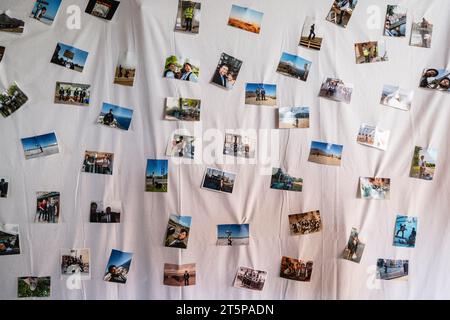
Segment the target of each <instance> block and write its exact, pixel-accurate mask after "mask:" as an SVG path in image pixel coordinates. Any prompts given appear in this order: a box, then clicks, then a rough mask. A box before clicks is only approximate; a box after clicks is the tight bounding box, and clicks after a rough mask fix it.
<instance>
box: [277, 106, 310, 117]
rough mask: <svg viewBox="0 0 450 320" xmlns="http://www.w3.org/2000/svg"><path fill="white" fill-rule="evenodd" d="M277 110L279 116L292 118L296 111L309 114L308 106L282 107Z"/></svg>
mask: <svg viewBox="0 0 450 320" xmlns="http://www.w3.org/2000/svg"><path fill="white" fill-rule="evenodd" d="M279 111H280V117H281V118H293V117H294V116H295V115H296V114H297V113H307V114H309V107H283V108H280V109H279Z"/></svg>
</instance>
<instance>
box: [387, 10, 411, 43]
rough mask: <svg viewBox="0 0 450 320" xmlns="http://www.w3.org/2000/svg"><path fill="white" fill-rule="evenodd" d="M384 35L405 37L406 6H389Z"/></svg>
mask: <svg viewBox="0 0 450 320" xmlns="http://www.w3.org/2000/svg"><path fill="white" fill-rule="evenodd" d="M384 35H385V36H388V37H404V36H405V35H406V8H403V7H401V6H397V5H388V6H387V10H386V19H385V20H384Z"/></svg>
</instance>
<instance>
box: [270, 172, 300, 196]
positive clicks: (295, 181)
mask: <svg viewBox="0 0 450 320" xmlns="http://www.w3.org/2000/svg"><path fill="white" fill-rule="evenodd" d="M270 188H271V189H278V190H287V191H302V188H303V179H302V178H296V177H292V176H290V175H288V174H287V173H285V172H283V169H281V168H272V177H271V178H270Z"/></svg>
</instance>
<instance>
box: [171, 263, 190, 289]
mask: <svg viewBox="0 0 450 320" xmlns="http://www.w3.org/2000/svg"><path fill="white" fill-rule="evenodd" d="M195 276H196V271H195V263H188V264H181V265H178V264H171V263H164V284H165V285H166V286H177V287H185V286H194V285H195Z"/></svg>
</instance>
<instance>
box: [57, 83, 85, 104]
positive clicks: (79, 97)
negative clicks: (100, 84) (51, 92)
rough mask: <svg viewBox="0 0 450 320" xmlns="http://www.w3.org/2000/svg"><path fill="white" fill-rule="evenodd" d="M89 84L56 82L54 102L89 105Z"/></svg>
mask: <svg viewBox="0 0 450 320" xmlns="http://www.w3.org/2000/svg"><path fill="white" fill-rule="evenodd" d="M90 98H91V86H90V85H89V84H80V83H70V82H56V89H55V100H54V102H55V103H60V104H70V105H74V106H85V107H87V106H89V100H90Z"/></svg>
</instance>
